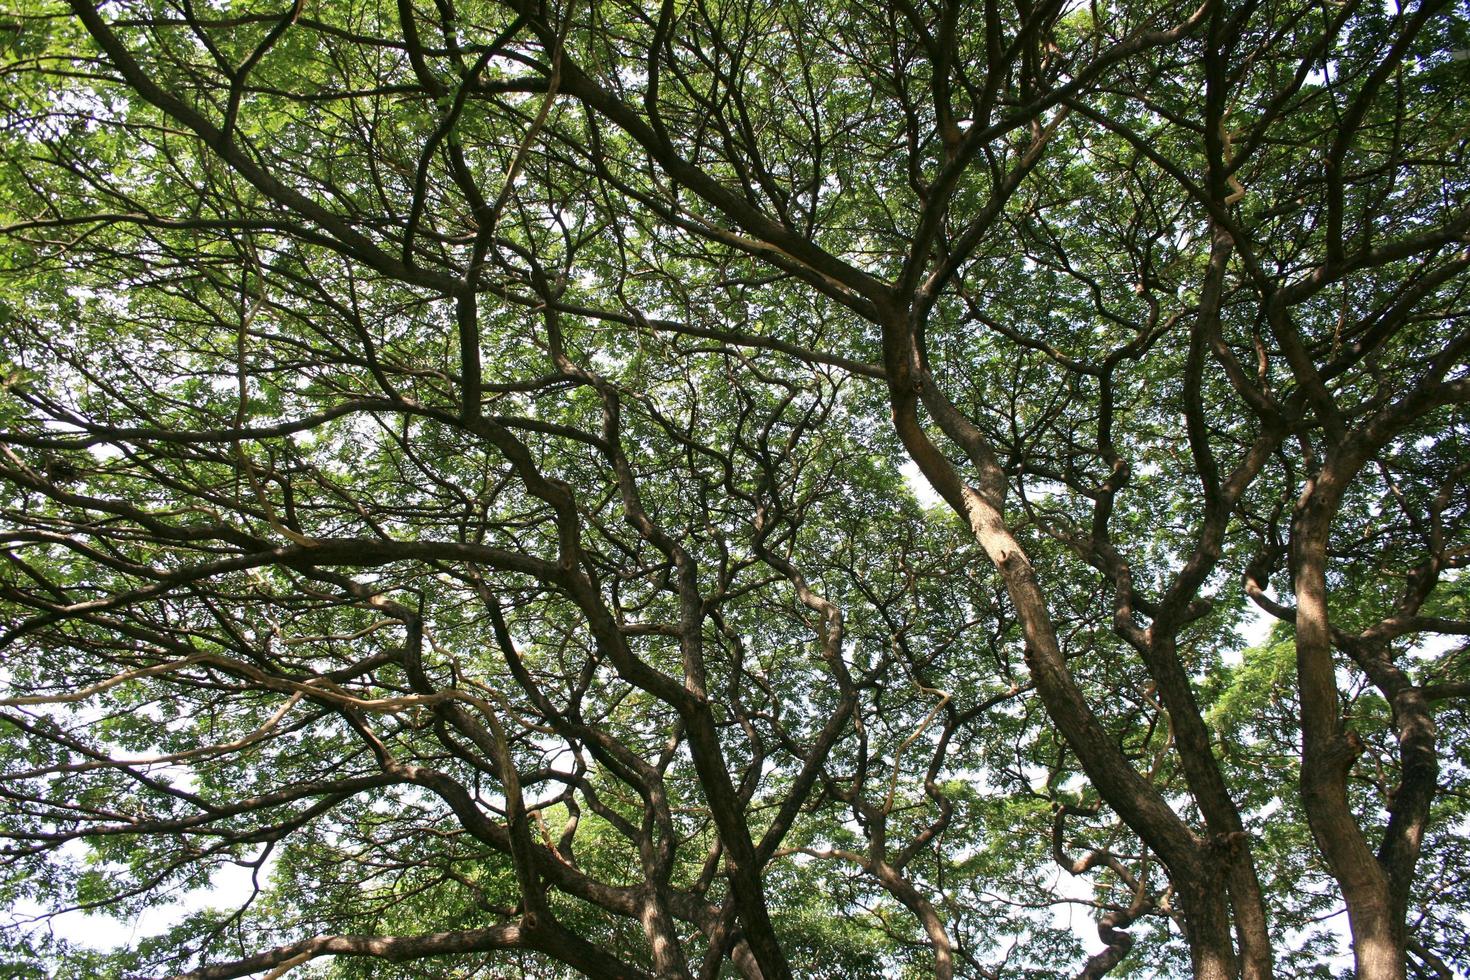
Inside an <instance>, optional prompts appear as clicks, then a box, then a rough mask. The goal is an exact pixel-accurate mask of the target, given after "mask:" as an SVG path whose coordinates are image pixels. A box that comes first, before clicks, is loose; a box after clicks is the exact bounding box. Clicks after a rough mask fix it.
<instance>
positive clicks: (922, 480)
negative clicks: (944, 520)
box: [898, 460, 943, 507]
mask: <svg viewBox="0 0 1470 980" xmlns="http://www.w3.org/2000/svg"><path fill="white" fill-rule="evenodd" d="M898 471H899V472H900V473H902V474H903V481H904V482H905V483H907V484H908V486H909V489H910V490H912V491H913V493H914V496H915V497H917V498H919V503H921V504H923V505H924V506H925V507H937V506H939V504H941V503H943V501H942V500H941V499H940V496H939V494H937V493H935V492H934V488H933V487H932V486H930V485H929V480H928V479H927V478H926V477H925V476H924V474H922V473H920V472H919V464H918V463H915V462H914V461H913V460H910V461H909V462H907V463H904V464H903V465H902V466H900V467H899V468H898Z"/></svg>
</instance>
